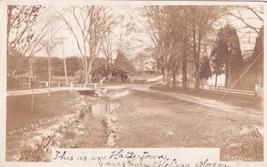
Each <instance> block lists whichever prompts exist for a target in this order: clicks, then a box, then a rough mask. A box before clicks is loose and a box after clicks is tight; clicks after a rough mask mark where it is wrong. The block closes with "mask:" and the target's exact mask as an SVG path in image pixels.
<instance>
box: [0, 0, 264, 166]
mask: <svg viewBox="0 0 267 167" xmlns="http://www.w3.org/2000/svg"><path fill="white" fill-rule="evenodd" d="M113 2H114V1H113ZM2 5H6V8H5V9H6V11H4V13H5V17H6V19H7V20H6V25H3V26H5V27H6V46H4V47H6V53H3V54H2V55H5V56H6V64H5V65H6V74H5V75H6V76H5V77H6V104H5V105H6V113H5V115H6V126H5V128H6V129H5V130H6V131H5V134H6V136H5V144H6V146H5V148H6V149H5V160H6V161H7V162H51V161H52V149H54V148H59V149H60V148H67V149H78V148H83V149H96V148H105V149H109V148H114V149H120V148H166V149H168V148H219V149H220V153H219V158H220V161H226V162H236V161H242V162H243V161H244V162H253V161H264V102H263V96H264V47H263V46H264V44H263V43H264V4H262V3H239V4H232V3H226V4H220V3H218V4H211V5H208V4H207V3H205V4H201V3H196V4H190V5H187V4H183V3H179V2H174V3H171V4H168V3H161V4H160V3H153V1H150V3H144V2H143V1H138V2H134V1H133V2H132V3H130V2H129V3H119V2H117V3H100V4H97V3H90V1H88V2H84V3H82V4H79V3H77V4H75V3H71V4H67V3H62V4H61V5H60V4H58V3H57V5H53V4H51V3H50V4H36V3H34V4H23V3H17V4H16V3H14V4H8V3H7V4H2ZM107 166H108V165H107ZM129 166H130V165H129ZM161 166H162V167H163V165H161ZM161 166H160V165H158V166H157V167H161ZM176 166H177V165H176ZM168 167H169V166H168ZM203 167H204V166H203Z"/></svg>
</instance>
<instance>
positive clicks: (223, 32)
mask: <svg viewBox="0 0 267 167" xmlns="http://www.w3.org/2000/svg"><path fill="white" fill-rule="evenodd" d="M211 62H212V71H213V74H216V75H220V74H222V73H225V86H226V87H227V86H229V85H228V84H229V83H228V82H229V75H230V69H231V68H239V67H241V65H242V64H243V63H244V62H243V57H242V55H241V50H240V43H239V38H238V35H237V33H236V30H235V28H233V27H232V26H230V25H229V24H227V25H226V26H224V27H222V28H220V29H219V31H218V34H217V39H216V41H215V47H214V50H213V51H212V53H211Z"/></svg>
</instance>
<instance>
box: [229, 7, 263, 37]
mask: <svg viewBox="0 0 267 167" xmlns="http://www.w3.org/2000/svg"><path fill="white" fill-rule="evenodd" d="M248 13H249V14H250V15H248ZM227 14H228V15H230V16H233V17H234V18H236V19H238V20H240V21H241V22H242V23H243V27H240V28H242V29H244V28H249V29H251V30H253V31H254V32H255V33H257V34H260V29H261V27H262V26H263V24H264V7H263V5H257V6H255V5H254V6H249V5H239V6H233V7H230V9H229V12H228V13H227ZM248 16H249V17H248ZM255 22H259V23H261V24H259V25H258V26H257V24H255ZM240 28H239V29H240Z"/></svg>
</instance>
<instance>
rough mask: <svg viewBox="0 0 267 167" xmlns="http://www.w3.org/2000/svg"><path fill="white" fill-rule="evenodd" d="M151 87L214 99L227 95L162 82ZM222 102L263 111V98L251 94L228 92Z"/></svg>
mask: <svg viewBox="0 0 267 167" xmlns="http://www.w3.org/2000/svg"><path fill="white" fill-rule="evenodd" d="M150 89H153V90H158V91H164V92H176V93H181V94H186V95H190V96H195V97H201V98H206V99H212V100H221V98H222V97H223V96H224V95H225V93H223V92H215V91H208V90H201V89H200V90H194V89H182V88H178V87H175V88H174V87H166V86H162V85H160V84H157V85H153V86H151V87H150ZM221 102H225V103H227V104H230V105H234V106H240V107H246V108H253V109H256V110H260V111H263V98H260V97H255V96H249V95H238V94H227V95H225V97H224V98H223V99H222V100H221Z"/></svg>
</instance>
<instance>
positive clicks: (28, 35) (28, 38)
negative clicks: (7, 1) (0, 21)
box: [7, 5, 52, 77]
mask: <svg viewBox="0 0 267 167" xmlns="http://www.w3.org/2000/svg"><path fill="white" fill-rule="evenodd" d="M47 10H48V9H47ZM44 13H45V8H44V7H43V6H41V5H32V6H27V5H22V6H20V5H8V8H7V15H8V19H7V56H8V59H7V60H8V61H12V62H9V63H8V66H7V68H8V71H9V72H11V73H12V74H13V75H15V74H16V73H17V72H19V71H20V70H22V69H23V68H25V67H27V66H28V65H29V66H30V68H29V69H30V70H31V66H32V60H30V58H31V57H32V56H34V55H35V54H36V53H38V52H39V51H40V50H41V49H42V46H41V45H40V43H41V41H42V39H43V38H44V37H45V36H46V35H47V34H48V32H49V31H50V28H51V25H52V24H51V23H52V19H44V18H43V14H44ZM40 27H42V30H39V28H40ZM12 56H16V57H18V58H16V59H12V58H11V57H12ZM10 64H12V66H9V65H10ZM27 64H28V65H27ZM30 73H32V71H30ZM30 77H31V76H30Z"/></svg>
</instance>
